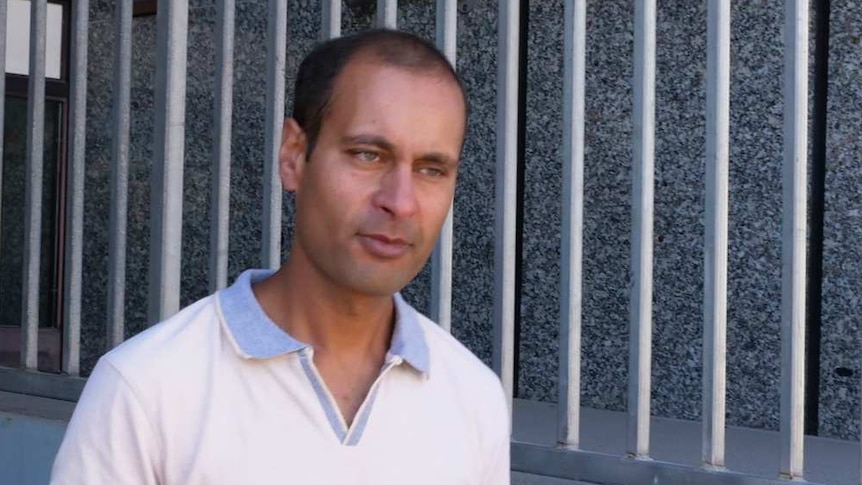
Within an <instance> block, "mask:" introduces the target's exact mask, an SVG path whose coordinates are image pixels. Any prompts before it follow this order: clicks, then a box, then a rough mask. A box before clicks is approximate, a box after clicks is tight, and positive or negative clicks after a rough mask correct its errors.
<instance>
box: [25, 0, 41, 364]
mask: <svg viewBox="0 0 862 485" xmlns="http://www.w3.org/2000/svg"><path fill="white" fill-rule="evenodd" d="M47 11H48V4H47V1H46V0H33V1H31V2H30V79H29V87H28V89H29V92H28V94H29V96H28V99H27V168H26V175H25V180H26V181H27V187H26V189H25V191H24V194H25V195H24V199H25V201H24V205H25V209H24V211H25V212H24V214H25V216H24V217H25V220H24V238H25V240H24V281H23V290H22V294H23V295H24V301H23V302H22V311H21V315H22V322H21V329H22V332H21V340H22V342H21V366H22V367H24V368H25V369H36V365H37V353H38V339H39V267H40V262H41V261H40V259H41V258H40V255H41V249H42V244H41V242H42V173H43V162H44V153H45V150H44V146H45V34H46V23H47Z"/></svg>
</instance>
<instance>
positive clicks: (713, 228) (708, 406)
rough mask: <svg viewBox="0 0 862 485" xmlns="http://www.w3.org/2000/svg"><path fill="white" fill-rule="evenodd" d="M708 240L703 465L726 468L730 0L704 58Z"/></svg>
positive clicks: (720, 6) (717, 0)
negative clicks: (705, 68) (705, 67)
mask: <svg viewBox="0 0 862 485" xmlns="http://www.w3.org/2000/svg"><path fill="white" fill-rule="evenodd" d="M706 66H707V73H706V219H705V224H706V228H705V229H706V231H705V232H706V236H705V237H706V239H705V246H704V295H703V298H704V300H703V325H704V328H703V462H704V464H705V465H707V466H712V467H723V466H724V444H725V440H724V414H725V399H726V397H725V387H726V335H727V210H728V209H727V207H728V206H727V204H728V202H727V199H728V163H729V162H728V157H729V155H728V153H729V152H728V150H729V145H730V141H729V140H730V139H729V133H730V131H729V130H730V0H710V2H709V6H708V18H707V54H706Z"/></svg>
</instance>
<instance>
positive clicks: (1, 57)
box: [0, 0, 8, 251]
mask: <svg viewBox="0 0 862 485" xmlns="http://www.w3.org/2000/svg"><path fill="white" fill-rule="evenodd" d="M7 12H8V8H7V4H6V0H0V25H3V26H5V25H6V16H7ZM4 29H5V27H4ZM0 71H2V74H3V75H2V76H0V93H4V96H0V140H4V139H6V135H5V134H4V133H5V132H4V122H5V120H6V96H5V93H6V36H5V35H0ZM4 156H5V155H4V154H3V143H0V204H2V202H3V157H4ZM2 212H3V211H0V241H2V240H3V237H2V236H3V214H2ZM2 250H3V247H2V245H0V251H2Z"/></svg>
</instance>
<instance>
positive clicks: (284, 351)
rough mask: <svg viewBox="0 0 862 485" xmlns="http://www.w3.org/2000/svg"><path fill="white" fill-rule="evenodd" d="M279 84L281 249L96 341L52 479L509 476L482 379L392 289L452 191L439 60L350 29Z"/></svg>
mask: <svg viewBox="0 0 862 485" xmlns="http://www.w3.org/2000/svg"><path fill="white" fill-rule="evenodd" d="M295 100H296V102H295V104H296V107H295V109H294V113H293V118H291V119H288V120H286V121H285V123H284V129H283V133H282V145H281V149H280V152H279V165H280V177H281V181H282V184H283V186H284V188H285V189H286V190H291V191H294V192H295V194H296V205H295V208H296V231H295V237H294V240H293V243H292V246H291V252H290V256H289V257H288V259H287V261H286V262H285V263H284V265H283V266H282V267H281V269H279V270H278V271H277V272H275V273H270V272H267V271H254V270H252V271H247V272H245V273H243V274H242V275H241V276H240V277H239V278H238V279H237V281H236V282H235V283H234V284H233V285H232V286H231V287H229V288H227V289H225V290H223V291H220V292H218V293H216V294H215V295H212V296H210V297H208V298H205V299H203V300H201V301H199V302H197V303H195V304H193V305H191V306H190V307H188V308H186V309H184V310H183V311H181V312H180V313H178V314H177V315H175V316H173V317H172V318H170V319H168V320H167V321H165V322H162V323H160V324H158V325H156V326H154V327H153V328H151V329H149V330H147V331H145V332H143V333H141V334H140V335H138V336H137V337H135V338H132V339H130V340H129V341H127V342H126V343H124V344H123V345H121V346H120V347H118V348H117V349H115V350H113V351H112V352H110V353H108V354H107V355H105V356H104V357H103V358H102V359H101V360H100V362H99V364H98V365H97V366H96V368H95V370H94V371H93V373H92V375H91V376H90V379H89V381H88V383H87V386H86V388H85V390H84V392H83V394H82V396H81V400H80V401H79V403H78V407H77V409H76V410H75V414H74V416H73V418H72V420H71V422H70V423H69V428H68V431H67V433H66V437H65V439H64V442H63V445H62V446H61V448H60V452H59V454H58V456H57V459H56V462H55V464H54V469H53V478H52V482H53V483H57V484H66V483H86V484H112V485H113V484H126V483H134V484H186V483H205V484H235V483H236V484H238V483H242V484H268V483H285V484H292V483H296V484H322V485H339V484H375V485H377V484H411V485H415V484H420V485H421V484H428V485H431V484H433V485H442V484H481V485H498V484H508V483H509V428H508V411H507V408H506V403H505V399H504V397H503V392H502V389H501V386H500V384H499V381H498V380H497V379H496V376H494V374H493V373H492V372H490V370H488V369H487V368H486V367H485V366H484V365H483V364H482V363H481V362H480V361H479V360H478V359H476V358H475V357H474V356H473V355H472V354H471V353H470V352H469V351H467V350H466V349H465V348H464V347H463V346H462V345H460V344H459V343H458V342H457V341H455V340H454V339H453V338H452V337H451V336H450V335H448V334H447V333H445V332H443V331H442V330H440V329H439V328H438V327H437V326H436V325H435V324H434V323H432V322H431V321H429V320H428V319H426V318H425V317H423V316H421V315H419V314H418V313H417V312H416V311H415V310H414V309H413V308H411V307H410V306H409V305H408V304H407V303H406V302H405V301H404V300H403V299H402V298H401V297H400V296H399V295H398V293H397V292H398V291H399V290H400V289H401V288H403V287H404V286H405V285H406V284H407V283H408V282H409V281H410V280H412V279H413V278H414V277H415V276H416V274H417V273H418V272H419V270H420V269H421V268H422V266H423V265H424V264H425V262H426V260H427V258H428V256H429V255H430V253H431V251H432V248H433V246H434V243H435V240H436V239H437V236H438V234H439V231H440V228H441V226H442V224H443V221H444V220H445V218H446V215H447V212H448V210H449V207H450V205H451V203H452V198H453V195H454V191H455V177H456V173H457V170H458V164H459V155H460V152H461V147H462V144H463V140H464V134H465V129H466V113H467V103H466V97H465V95H464V90H463V87H462V85H461V84H460V81H459V79H458V77H457V75H456V73H455V72H454V71H453V70H452V68H451V66H450V65H449V64H448V62H447V61H446V59H445V58H444V57H443V56H442V55H441V54H440V53H439V52H438V51H437V50H436V49H435V48H434V47H433V46H432V45H430V44H428V43H427V42H425V41H423V40H420V39H418V38H416V37H414V36H412V35H410V34H406V33H399V32H393V31H369V32H365V33H361V34H357V35H354V36H350V37H344V38H340V39H336V40H332V41H328V42H326V43H323V44H321V45H319V46H318V47H317V48H316V49H315V50H314V51H313V52H312V53H311V54H309V55H308V57H306V59H305V60H304V61H303V63H302V65H301V67H300V70H299V74H298V78H297V82H296V86H295Z"/></svg>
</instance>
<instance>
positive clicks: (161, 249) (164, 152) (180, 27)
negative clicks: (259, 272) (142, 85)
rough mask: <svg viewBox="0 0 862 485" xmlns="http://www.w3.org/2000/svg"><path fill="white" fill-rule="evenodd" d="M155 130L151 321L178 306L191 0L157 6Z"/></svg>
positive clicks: (156, 320)
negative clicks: (187, 54)
mask: <svg viewBox="0 0 862 485" xmlns="http://www.w3.org/2000/svg"><path fill="white" fill-rule="evenodd" d="M157 15H158V52H157V58H156V59H157V68H156V102H155V108H156V123H155V125H156V133H155V142H154V144H153V154H154V158H153V175H152V190H151V204H152V205H151V218H152V228H151V231H150V297H149V317H148V318H149V322H150V323H155V322H158V321H160V320H163V319H165V318H166V317H168V316H169V315H171V314H173V313H175V312H176V311H177V310H178V309H179V302H180V298H179V297H180V263H181V247H182V230H183V224H182V223H183V221H182V214H183V210H182V207H183V158H184V143H185V131H186V130H185V112H186V44H187V41H188V39H187V36H188V3H187V2H163V3H161V4H159V11H158V14H157Z"/></svg>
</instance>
